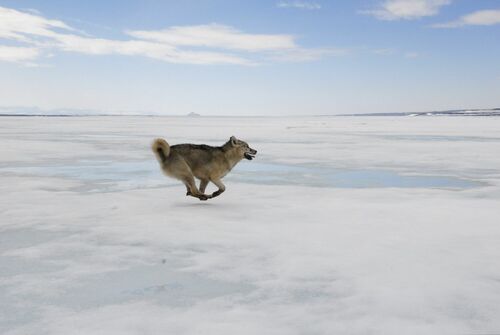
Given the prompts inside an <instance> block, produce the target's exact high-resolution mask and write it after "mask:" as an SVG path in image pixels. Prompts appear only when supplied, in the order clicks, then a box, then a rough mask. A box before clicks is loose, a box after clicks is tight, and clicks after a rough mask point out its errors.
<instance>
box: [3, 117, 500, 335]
mask: <svg viewBox="0 0 500 335" xmlns="http://www.w3.org/2000/svg"><path fill="white" fill-rule="evenodd" d="M231 135H235V136H236V137H238V138H241V139H243V140H245V141H247V142H248V143H249V144H250V146H251V147H253V148H255V149H256V150H258V154H257V157H256V159H254V160H253V161H242V162H241V163H240V164H239V165H237V166H236V167H235V169H234V170H233V171H232V172H231V173H230V174H229V175H228V176H227V177H226V178H224V179H223V181H224V183H225V185H226V192H225V193H224V194H222V195H221V196H220V197H218V198H215V199H211V200H209V201H206V202H200V201H199V200H197V199H194V198H191V197H186V196H185V188H184V186H183V185H182V184H181V183H180V182H178V181H176V180H173V179H169V178H167V177H165V176H163V175H162V174H161V172H160V169H159V167H158V163H157V162H156V160H155V158H154V156H153V154H152V152H151V151H150V148H149V146H150V143H151V141H152V140H153V139H154V138H155V137H163V138H165V139H166V140H167V141H168V142H169V143H170V144H176V143H186V142H189V143H205V144H210V145H222V144H223V143H224V142H225V141H227V140H228V139H229V137H230V136H231ZM0 141H1V145H0V157H1V159H0V192H1V193H0V194H1V198H0V333H1V334H5V335H14V334H16V335H26V334H51V335H52V334H55V335H73V334H82V335H84V334H85V335H88V334H93V335H95V334H103V335H104V334H105V335H114V334H127V335H128V334H176V335H177V334H217V335H221V334H231V335H232V334H238V335H241V334H252V335H254V334H272V335H277V334H280V335H281V334H283V335H290V334H494V333H500V118H498V117H484V118H482V117H447V116H437V117H295V118H264V117H261V118H223V117H207V118H205V117H199V118H188V117H131V116H115V117H104V116H101V117H0ZM213 190H214V186H213V185H212V184H210V185H209V187H208V191H209V192H212V191H213Z"/></svg>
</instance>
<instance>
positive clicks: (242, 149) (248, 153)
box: [229, 136, 257, 161]
mask: <svg viewBox="0 0 500 335" xmlns="http://www.w3.org/2000/svg"><path fill="white" fill-rule="evenodd" d="M229 143H230V145H231V147H232V148H233V149H234V150H236V152H237V153H238V156H239V157H241V158H246V159H248V160H249V161H251V160H252V159H254V157H255V155H256V154H257V150H255V149H252V148H250V147H249V146H248V143H247V142H245V141H242V140H239V139H237V138H236V137H234V136H231V138H230V139H229Z"/></svg>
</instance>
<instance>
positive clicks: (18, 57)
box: [0, 45, 40, 62]
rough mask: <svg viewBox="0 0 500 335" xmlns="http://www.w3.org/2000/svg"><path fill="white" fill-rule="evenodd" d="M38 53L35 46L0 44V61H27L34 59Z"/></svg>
mask: <svg viewBox="0 0 500 335" xmlns="http://www.w3.org/2000/svg"><path fill="white" fill-rule="evenodd" d="M39 54H40V51H39V50H38V49H37V48H29V47H11V46H5V45H0V61H4V62H27V61H32V60H34V59H36V58H37V57H38V56H39Z"/></svg>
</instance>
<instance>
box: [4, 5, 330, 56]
mask: <svg viewBox="0 0 500 335" xmlns="http://www.w3.org/2000/svg"><path fill="white" fill-rule="evenodd" d="M125 33H126V35H127V36H129V38H128V39H124V40H113V39H107V38H99V37H92V36H88V35H87V34H85V33H82V32H79V31H78V30H76V29H74V28H73V27H70V26H68V25H67V24H66V23H64V22H62V21H59V20H52V19H47V18H45V17H43V16H41V15H39V14H38V13H34V12H33V11H30V12H23V11H18V10H15V9H10V8H5V7H0V43H1V40H2V39H3V40H8V41H10V43H12V41H14V42H16V43H18V44H20V45H16V46H12V45H2V44H0V61H8V62H18V63H26V62H27V61H30V62H33V61H35V60H36V59H39V58H40V57H42V56H43V55H44V54H46V53H50V52H53V51H65V52H76V53H82V54H89V55H113V54H115V55H126V56H142V57H148V58H153V59H157V60H161V61H165V62H169V63H185V64H236V65H255V64H258V63H262V62H266V61H277V60H279V59H283V60H293V61H311V60H316V59H319V58H322V57H325V56H328V55H333V54H338V53H339V52H338V50H334V51H335V52H332V49H314V48H309V49H306V48H303V47H300V46H299V45H297V43H296V41H295V37H294V36H293V35H287V34H249V33H244V32H242V31H239V30H238V29H236V28H234V27H230V26H226V25H221V24H207V25H194V26H174V27H169V28H166V29H161V30H131V31H126V32H125Z"/></svg>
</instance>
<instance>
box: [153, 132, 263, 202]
mask: <svg viewBox="0 0 500 335" xmlns="http://www.w3.org/2000/svg"><path fill="white" fill-rule="evenodd" d="M151 148H152V150H153V152H154V153H155V156H156V159H157V160H158V162H159V163H160V167H161V169H162V171H163V173H165V174H166V175H167V176H169V177H173V178H176V179H179V180H180V181H182V182H183V183H184V185H186V190H187V193H186V195H190V196H193V197H196V198H198V199H200V200H207V199H211V198H215V197H217V196H219V195H220V194H221V193H222V192H224V191H225V190H226V187H225V186H224V184H223V183H222V181H221V179H222V178H223V177H224V176H225V175H226V174H227V173H228V172H229V171H231V169H232V168H233V167H234V166H235V165H236V164H238V162H239V161H241V160H242V159H243V158H246V159H248V160H252V159H253V158H254V157H255V155H256V154H257V150H254V149H252V148H250V147H249V146H248V144H247V143H246V142H245V141H241V140H238V139H237V138H236V137H234V136H231V138H230V139H229V141H227V142H226V143H225V144H224V145H222V146H220V147H213V146H210V145H206V144H177V145H172V146H170V145H169V144H168V143H167V141H165V140H164V139H161V138H158V139H156V140H154V142H153V144H152V146H151ZM195 178H197V179H199V180H200V187H199V188H198V187H196V183H195ZM209 182H212V183H213V184H215V185H216V186H217V187H218V190H217V191H215V192H213V193H212V194H210V195H207V194H205V189H206V187H207V185H208V183H209Z"/></svg>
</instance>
